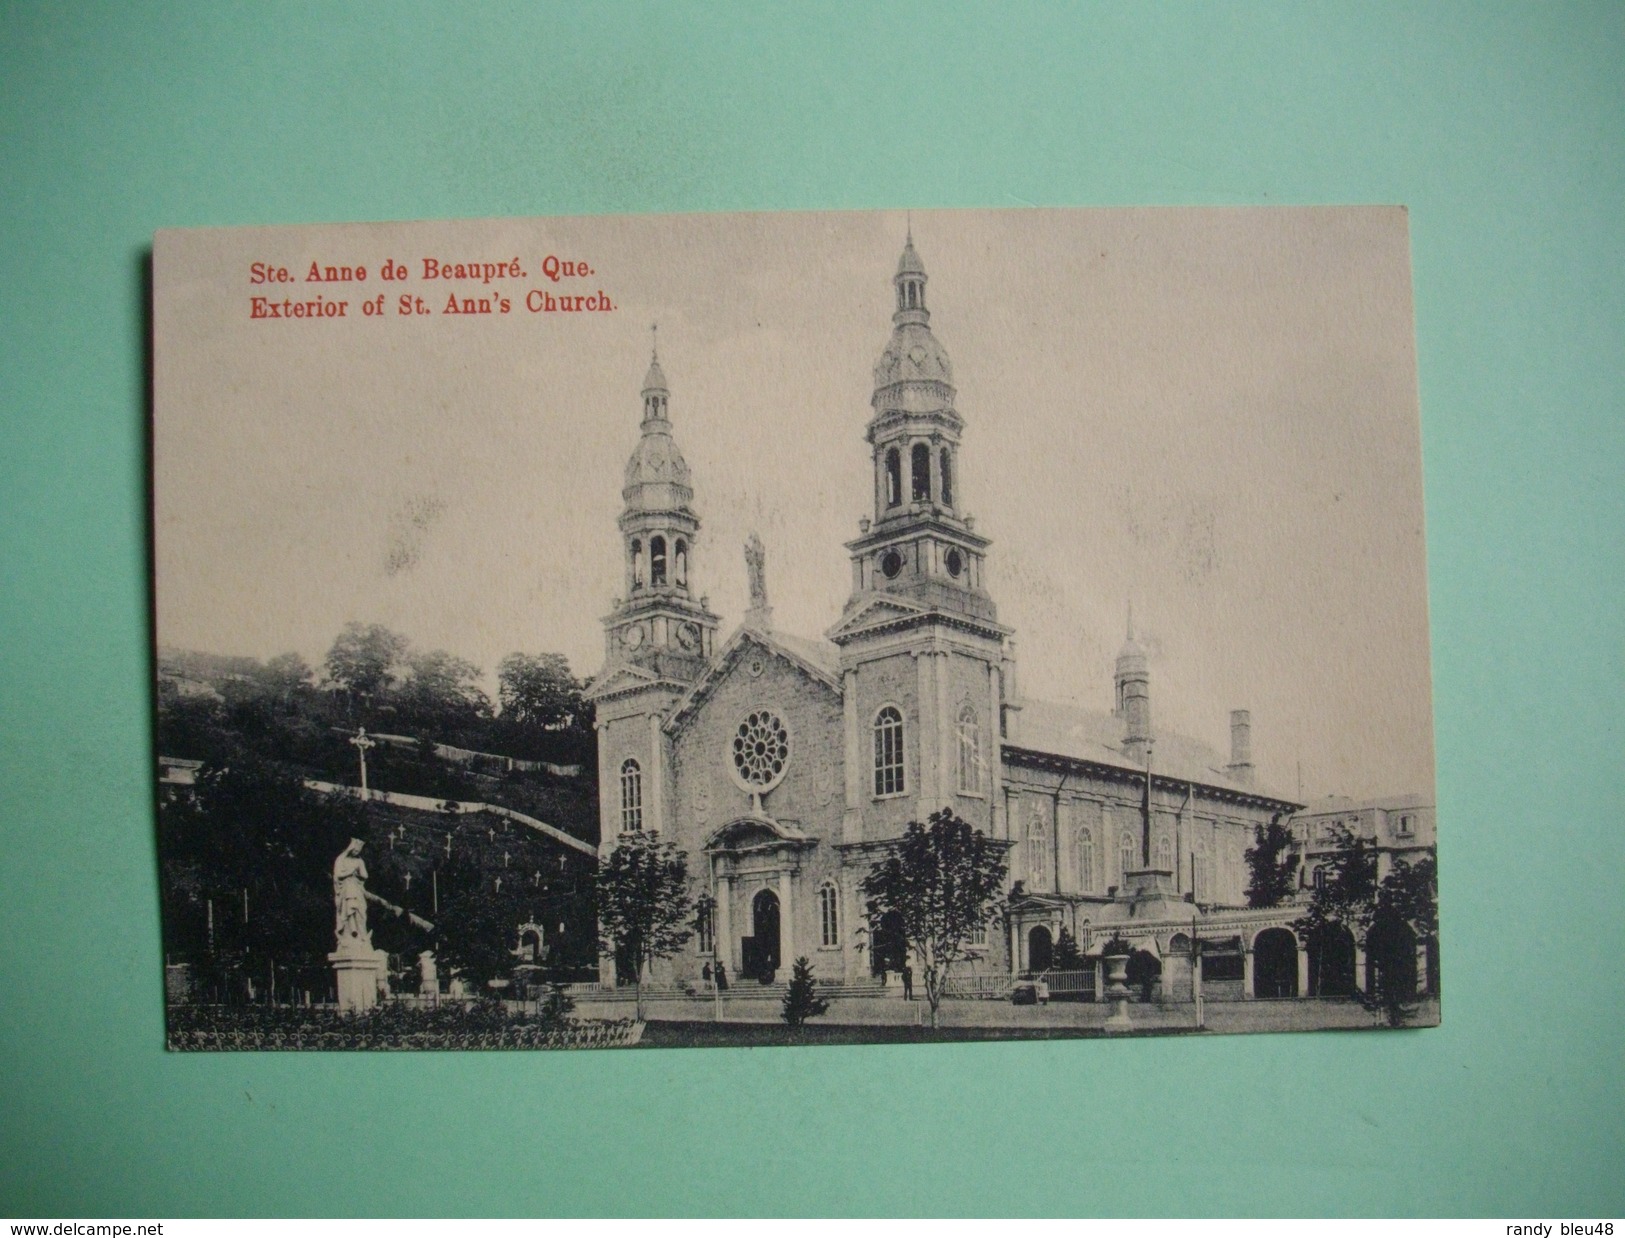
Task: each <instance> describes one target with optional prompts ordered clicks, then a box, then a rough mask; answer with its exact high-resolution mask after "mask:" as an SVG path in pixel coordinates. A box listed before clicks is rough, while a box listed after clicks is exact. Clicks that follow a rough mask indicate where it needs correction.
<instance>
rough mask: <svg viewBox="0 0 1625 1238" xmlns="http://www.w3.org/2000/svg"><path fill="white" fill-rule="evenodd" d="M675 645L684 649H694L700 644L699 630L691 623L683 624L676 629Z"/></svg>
mask: <svg viewBox="0 0 1625 1238" xmlns="http://www.w3.org/2000/svg"><path fill="white" fill-rule="evenodd" d="M677 643H678V644H679V645H681V646H682V647H683V648H684V649H695V648H697V647H698V646H699V643H700V629H699V628H698V627H696V626H695V625H694V624H692V623H684V624H681V625H679V626H678V628H677Z"/></svg>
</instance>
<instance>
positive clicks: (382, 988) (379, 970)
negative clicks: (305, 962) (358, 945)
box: [327, 950, 389, 1014]
mask: <svg viewBox="0 0 1625 1238" xmlns="http://www.w3.org/2000/svg"><path fill="white" fill-rule="evenodd" d="M327 961H328V962H329V963H331V964H332V965H333V978H334V979H335V980H336V981H337V982H338V990H339V1009H340V1010H341V1011H343V1012H344V1013H345V1014H360V1013H362V1012H363V1011H366V1010H371V1009H372V1008H373V1007H374V1006H376V1005H377V1004H378V999H379V997H380V996H382V995H384V994H387V993H388V992H389V956H388V955H387V954H385V953H384V952H383V951H382V950H335V951H334V952H333V953H332V954H329V955H328V956H327Z"/></svg>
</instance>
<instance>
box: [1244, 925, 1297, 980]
mask: <svg viewBox="0 0 1625 1238" xmlns="http://www.w3.org/2000/svg"><path fill="white" fill-rule="evenodd" d="M1253 996H1254V997H1296V996H1298V943H1297V941H1296V939H1295V938H1294V937H1293V936H1292V932H1291V930H1290V929H1284V928H1268V929H1265V930H1264V931H1263V932H1262V933H1260V934H1259V935H1258V936H1257V937H1255V938H1253Z"/></svg>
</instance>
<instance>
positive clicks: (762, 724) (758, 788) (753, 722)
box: [732, 709, 790, 794]
mask: <svg viewBox="0 0 1625 1238" xmlns="http://www.w3.org/2000/svg"><path fill="white" fill-rule="evenodd" d="M732 756H733V765H734V777H736V778H738V779H739V781H740V782H741V783H743V784H744V785H745V787H746V788H747V789H749V790H751V791H754V792H756V793H757V794H761V793H763V792H765V791H770V790H772V789H773V788H774V787H776V786H778V785H779V780H780V779H782V778H783V777H784V769H785V766H786V765H788V764H789V761H790V732H789V731H787V730H786V729H785V726H784V723H783V722H781V721H780V720H779V717H778V715H777V714H774V713H771V712H769V711H768V710H765V709H760V710H757V711H756V712H755V713H753V714H751V715H750V716H749V717H748V718H746V719H745V720H744V721H743V722H741V723H740V724H739V729H738V730H737V731H735V732H734V737H733V749H732Z"/></svg>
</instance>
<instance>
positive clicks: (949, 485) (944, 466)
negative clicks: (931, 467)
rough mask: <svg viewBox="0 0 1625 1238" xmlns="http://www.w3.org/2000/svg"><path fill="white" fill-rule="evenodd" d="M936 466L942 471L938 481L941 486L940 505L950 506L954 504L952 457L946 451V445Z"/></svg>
mask: <svg viewBox="0 0 1625 1238" xmlns="http://www.w3.org/2000/svg"><path fill="white" fill-rule="evenodd" d="M937 467H938V469H939V470H940V471H941V473H942V481H941V483H940V484H941V486H942V505H943V506H944V507H952V506H953V505H954V459H953V456H951V455H950V454H949V453H948V449H947V448H946V447H944V448H943V449H942V456H941V458H940V460H939V462H938V465H937Z"/></svg>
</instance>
